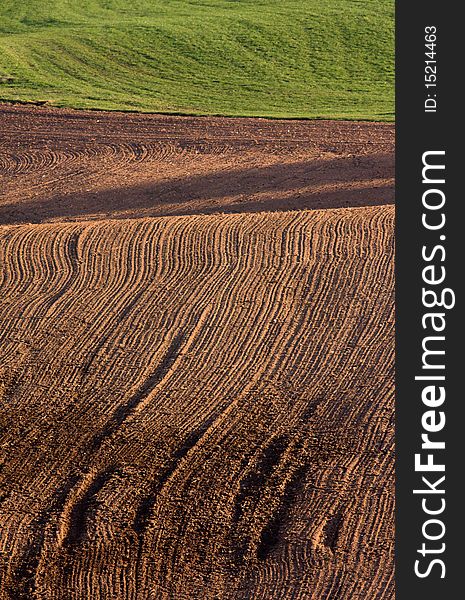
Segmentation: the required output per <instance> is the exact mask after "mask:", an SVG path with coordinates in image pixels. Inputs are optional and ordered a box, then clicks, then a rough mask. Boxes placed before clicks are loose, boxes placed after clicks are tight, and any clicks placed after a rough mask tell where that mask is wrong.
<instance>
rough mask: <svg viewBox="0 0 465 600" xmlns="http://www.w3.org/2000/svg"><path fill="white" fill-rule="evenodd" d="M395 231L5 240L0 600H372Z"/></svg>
mask: <svg viewBox="0 0 465 600" xmlns="http://www.w3.org/2000/svg"><path fill="white" fill-rule="evenodd" d="M143 152H144V151H142V155H141V160H146V159H145V158H144V154H143ZM393 217H394V214H393V209H392V207H389V206H387V207H372V208H363V209H338V210H327V211H312V212H289V213H260V214H238V215H233V214H229V215H211V216H192V217H163V218H157V219H136V220H127V221H124V222H118V221H100V222H94V223H87V224H85V223H77V224H75V225H73V224H68V225H67V224H55V225H54V224H47V225H30V226H27V225H24V226H16V227H3V228H2V230H1V232H0V233H1V235H0V256H1V258H2V268H3V272H2V282H3V288H4V289H5V290H6V294H5V295H4V297H3V299H2V302H1V304H0V322H1V323H2V328H3V338H2V339H3V343H2V347H1V359H2V364H7V365H8V368H7V369H5V370H4V371H2V372H1V374H0V384H1V385H0V393H1V394H2V398H3V400H4V401H3V403H2V406H3V412H2V417H1V418H2V423H5V424H7V426H6V427H5V429H4V433H2V438H1V448H2V452H4V451H6V452H7V455H8V456H9V459H8V461H5V464H4V468H3V471H2V472H1V473H0V480H1V481H0V483H1V485H2V488H3V489H5V490H6V493H5V494H4V495H3V496H2V497H1V498H0V510H1V511H2V514H3V523H5V529H4V533H3V534H1V536H0V547H1V548H2V551H3V552H4V556H7V557H8V559H7V561H6V563H5V568H4V569H0V573H1V576H0V587H1V588H2V589H4V590H6V592H5V594H6V596H5V597H6V598H7V600H12V599H13V598H15V599H16V598H18V599H20V600H21V599H22V598H35V597H37V598H38V597H43V598H47V599H50V600H68V599H69V600H71V599H73V600H74V599H76V600H77V599H78V598H82V597H89V598H95V599H97V600H98V599H102V600H103V599H104V598H118V599H119V598H121V599H122V600H126V599H127V600H129V599H131V600H142V599H144V600H145V599H151V598H153V599H157V600H165V599H166V600H168V599H169V598H173V597H174V598H176V599H179V600H190V599H191V598H201V597H204V598H211V599H212V600H213V599H214V598H216V599H221V600H241V599H243V600H246V599H248V598H256V599H258V600H260V599H261V600H269V599H270V598H276V599H278V598H282V599H283V600H288V599H299V600H300V599H303V600H304V599H311V600H316V599H318V600H320V599H327V600H330V599H331V598H335V597H338V598H383V599H384V598H392V597H393V578H392V572H393V558H392V542H393V540H392V537H393V502H394V495H393V490H392V485H393V473H392V465H393V462H392V461H393V458H392V456H393V455H392V453H393V423H392V415H393V393H392V390H393V368H392V366H393V339H392V336H393V241H392V235H393ZM13 448H14V452H12V449H13Z"/></svg>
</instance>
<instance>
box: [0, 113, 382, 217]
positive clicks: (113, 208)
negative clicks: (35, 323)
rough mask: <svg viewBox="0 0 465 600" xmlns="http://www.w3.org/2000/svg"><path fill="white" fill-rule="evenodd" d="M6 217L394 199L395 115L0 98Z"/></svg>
mask: <svg viewBox="0 0 465 600" xmlns="http://www.w3.org/2000/svg"><path fill="white" fill-rule="evenodd" d="M0 176H1V177H2V179H3V190H2V192H1V194H0V222H3V223H15V222H42V221H53V220H59V221H63V220H81V219H95V218H98V219H102V218H107V217H111V218H121V217H147V216H159V215H180V214H196V213H212V212H256V211H263V210H301V209H314V208H334V207H343V206H363V205H375V204H386V203H391V202H392V201H393V197H394V191H393V181H394V180H393V177H394V127H393V125H392V124H389V123H356V122H344V121H274V120H266V119H227V118H204V117H201V118H199V117H168V116H157V115H140V114H138V115H135V114H124V113H100V112H84V111H82V112H81V111H68V110H67V111H63V110H56V109H55V110H53V109H45V108H31V107H16V106H15V107H13V106H6V105H3V107H0Z"/></svg>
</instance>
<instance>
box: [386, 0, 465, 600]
mask: <svg viewBox="0 0 465 600" xmlns="http://www.w3.org/2000/svg"><path fill="white" fill-rule="evenodd" d="M453 10H455V7H454V5H453V4H452V3H447V2H431V1H429V0H428V1H424V2H405V1H404V2H400V1H399V2H398V3H397V7H396V12H397V15H396V39H397V42H396V131H397V134H396V135H397V137H396V202H397V205H396V206H397V208H396V214H397V225H396V227H397V231H396V285H397V288H396V290H397V291H396V310H397V321H396V332H397V333H396V373H397V374H396V394H397V400H396V449H397V465H396V477H397V495H396V505H397V524H396V586H397V598H398V599H399V600H404V599H405V600H407V599H408V600H410V599H412V598H421V599H422V600H429V599H430V598H431V599H438V598H441V599H446V598H455V597H457V593H459V590H460V585H461V582H460V581H459V578H461V577H462V571H463V572H464V573H465V567H462V555H463V550H461V548H460V542H461V539H462V533H463V518H464V517H463V512H464V511H463V509H462V510H461V508H462V506H465V503H464V498H463V496H462V494H463V492H461V491H460V488H461V487H463V486H462V485H461V482H462V481H463V476H462V473H463V472H464V468H463V464H462V457H464V455H465V452H464V448H465V422H464V421H463V420H462V418H461V413H462V405H463V403H464V402H465V398H464V394H463V391H462V390H461V387H460V385H459V381H458V375H459V373H460V371H461V370H462V369H463V368H464V367H462V366H461V364H460V363H461V361H462V354H463V350H462V349H461V338H462V335H463V333H465V332H464V328H463V318H462V314H461V310H463V308H462V306H463V303H462V301H461V299H462V296H461V290H460V289H459V287H460V280H461V278H463V274H464V273H465V252H464V246H463V244H462V240H464V241H465V232H462V231H461V230H462V228H463V221H462V218H463V217H462V215H463V212H464V211H463V210H462V207H463V204H465V198H464V193H463V191H461V188H460V186H459V182H458V178H459V173H461V172H465V168H464V167H462V166H461V165H460V164H459V161H461V154H463V150H461V149H460V148H459V146H458V141H459V140H460V139H461V135H462V133H461V131H462V130H463V119H462V114H461V112H460V111H459V109H458V106H459V101H460V94H461V92H460V89H461V88H463V85H462V81H463V71H464V69H463V67H462V66H461V62H462V59H460V57H461V56H462V55H463V54H464V52H463V50H461V49H462V44H463V38H464V37H465V35H464V32H459V29H460V18H459V17H458V14H455V15H454V14H453V12H452V11H453ZM427 84H435V85H427ZM462 112H463V110H462ZM454 142H456V143H454ZM443 167H444V168H443ZM443 445H444V448H443Z"/></svg>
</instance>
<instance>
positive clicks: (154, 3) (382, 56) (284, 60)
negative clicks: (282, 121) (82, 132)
mask: <svg viewBox="0 0 465 600" xmlns="http://www.w3.org/2000/svg"><path fill="white" fill-rule="evenodd" d="M0 99H1V100H12V101H28V102H45V103H47V104H50V105H53V106H72V107H76V108H99V109H120V110H139V111H150V112H168V113H185V114H223V115H245V116H252V115H254V116H269V117H312V118H315V117H319V118H349V119H380V120H392V119H393V118H394V2H393V0H302V1H298V0H204V1H201V0H191V1H188V0H184V1H182V0H179V1H177V0H166V1H163V0H80V1H79V2H76V1H74V0H1V2H0Z"/></svg>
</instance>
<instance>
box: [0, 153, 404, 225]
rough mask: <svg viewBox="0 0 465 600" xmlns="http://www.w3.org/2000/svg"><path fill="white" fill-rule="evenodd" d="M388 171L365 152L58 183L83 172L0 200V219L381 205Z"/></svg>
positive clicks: (383, 159)
mask: <svg viewBox="0 0 465 600" xmlns="http://www.w3.org/2000/svg"><path fill="white" fill-rule="evenodd" d="M154 168H155V167H154ZM51 176H52V175H51ZM393 177H394V157H393V155H392V154H376V155H373V154H371V155H368V156H351V157H336V158H333V159H326V160H307V161H301V162H295V163H284V164H283V163H281V164H274V165H269V166H263V167H253V168H247V169H225V170H221V171H216V172H214V173H207V174H192V175H186V176H185V177H173V178H172V179H167V180H164V181H154V182H150V181H146V182H144V183H143V184H140V185H135V186H134V185H133V186H124V185H123V186H121V187H116V188H115V187H114V188H108V189H104V190H95V191H74V192H67V191H66V187H68V189H69V188H70V187H71V186H72V187H73V188H79V185H82V187H85V186H86V185H88V183H87V182H86V174H85V173H84V174H81V175H79V176H78V177H77V178H74V179H72V180H70V179H68V180H66V181H65V182H64V185H63V189H59V188H58V189H57V188H55V189H53V190H52V191H51V192H49V196H48V197H47V198H43V197H41V198H38V199H37V200H33V201H26V202H23V203H9V204H4V205H1V206H0V223H4V224H7V223H40V222H43V221H50V220H85V219H88V218H92V219H95V218H100V219H102V218H116V219H119V218H128V217H130V218H137V217H150V216H164V215H193V214H211V213H243V212H258V211H267V210H303V209H307V210H311V209H322V208H338V207H347V206H366V205H376V204H387V203H392V202H393V201H394V182H393ZM122 179H123V177H122ZM123 181H124V180H123ZM123 181H122V183H123ZM45 183H46V180H45ZM18 185H21V183H20V181H19V180H18Z"/></svg>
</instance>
